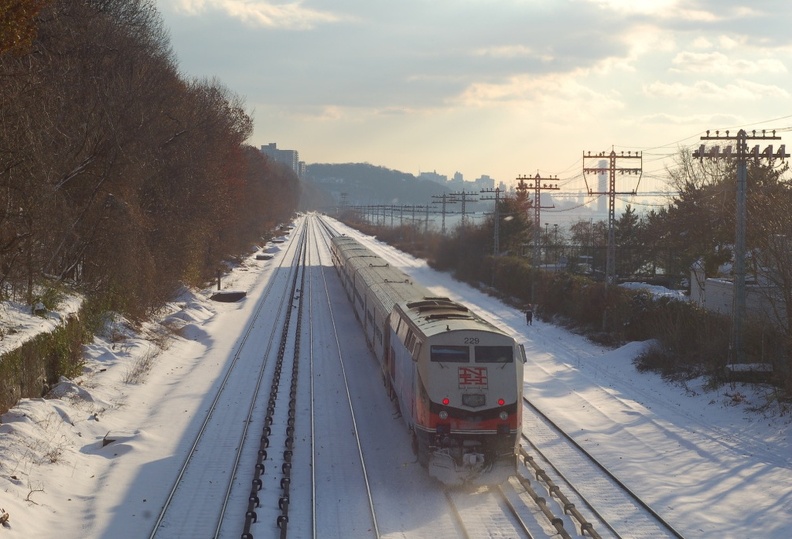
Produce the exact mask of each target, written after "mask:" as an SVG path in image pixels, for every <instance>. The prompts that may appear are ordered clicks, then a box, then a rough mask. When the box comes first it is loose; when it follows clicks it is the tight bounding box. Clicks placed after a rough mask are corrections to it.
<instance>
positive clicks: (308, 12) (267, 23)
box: [175, 0, 343, 30]
mask: <svg viewBox="0 0 792 539" xmlns="http://www.w3.org/2000/svg"><path fill="white" fill-rule="evenodd" d="M175 8H176V10H177V11H181V12H183V13H185V14H187V15H191V16H198V15H202V14H204V13H206V12H207V11H209V10H219V11H222V12H224V13H226V14H227V15H229V16H230V17H232V18H235V19H238V20H240V21H242V22H245V23H248V24H251V25H254V26H261V27H268V28H283V29H287V30H309V29H311V28H314V27H315V26H317V25H318V24H323V23H333V22H338V21H340V20H342V19H343V17H341V16H339V15H335V14H333V13H330V12H327V11H318V10H315V9H310V8H306V7H303V2H302V1H299V0H297V1H293V2H286V3H277V4H276V3H273V2H269V1H263V0H177V3H176V6H175Z"/></svg>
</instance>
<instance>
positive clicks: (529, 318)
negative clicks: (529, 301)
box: [525, 305, 533, 326]
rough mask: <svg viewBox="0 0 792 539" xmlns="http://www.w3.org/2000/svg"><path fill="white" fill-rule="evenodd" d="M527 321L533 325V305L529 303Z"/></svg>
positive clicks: (526, 311)
mask: <svg viewBox="0 0 792 539" xmlns="http://www.w3.org/2000/svg"><path fill="white" fill-rule="evenodd" d="M525 323H526V324H528V325H529V326H532V325H533V305H528V307H527V308H526V309H525Z"/></svg>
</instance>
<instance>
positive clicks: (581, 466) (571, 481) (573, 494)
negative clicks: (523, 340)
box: [520, 399, 682, 539]
mask: <svg viewBox="0 0 792 539" xmlns="http://www.w3.org/2000/svg"><path fill="white" fill-rule="evenodd" d="M524 400H525V402H524V406H523V439H524V442H526V443H527V445H528V446H529V447H530V449H527V450H526V449H525V448H523V450H522V451H521V455H520V458H521V460H522V461H523V463H524V464H525V465H526V467H527V469H528V473H529V474H530V475H533V476H534V477H535V478H536V479H537V480H541V482H542V483H543V484H544V485H545V488H546V489H547V491H548V492H549V493H550V494H551V495H552V496H553V497H554V498H555V499H556V500H557V501H559V502H560V503H561V505H562V507H564V513H565V514H570V515H572V516H573V517H574V519H575V523H576V525H577V527H578V528H579V529H580V530H581V533H585V534H586V535H588V536H590V537H616V538H628V537H629V538H634V539H641V538H646V539H650V538H651V539H657V538H665V537H668V538H677V539H682V535H681V534H680V533H679V532H678V531H676V530H675V529H674V528H673V526H672V525H671V524H670V523H668V522H667V521H665V520H664V519H663V518H662V517H661V516H660V515H659V514H658V513H656V512H655V511H654V510H653V509H652V508H651V507H650V506H649V504H647V503H646V502H645V501H643V500H642V499H641V498H639V497H638V496H637V495H636V494H634V493H633V492H632V491H631V490H630V489H629V488H628V487H627V486H626V485H625V484H624V483H622V482H621V481H620V480H619V479H618V478H616V477H615V476H614V475H613V474H612V473H610V471H608V470H607V468H605V467H604V466H603V465H602V464H600V463H599V462H597V460H596V459H594V458H593V457H592V456H591V455H590V454H588V453H587V452H586V451H585V450H584V449H583V448H582V447H581V446H580V445H578V444H577V443H576V442H575V441H574V440H573V439H572V438H571V437H570V436H568V435H567V434H566V433H565V432H564V431H563V430H561V429H560V428H559V427H558V426H557V425H555V424H554V423H553V422H552V421H551V420H550V419H549V418H548V417H547V416H545V415H544V414H543V413H542V412H541V411H539V410H538V409H537V408H536V407H535V406H533V404H531V403H530V401H529V400H528V399H524ZM564 493H566V494H564ZM583 512H586V513H588V514H589V515H590V516H589V517H586V516H584V515H583Z"/></svg>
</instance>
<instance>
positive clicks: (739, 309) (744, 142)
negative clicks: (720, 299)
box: [693, 129, 789, 363]
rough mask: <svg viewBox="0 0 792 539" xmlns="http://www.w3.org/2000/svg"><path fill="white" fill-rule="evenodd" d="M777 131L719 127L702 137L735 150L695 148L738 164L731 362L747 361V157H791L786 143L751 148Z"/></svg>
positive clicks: (697, 152)
mask: <svg viewBox="0 0 792 539" xmlns="http://www.w3.org/2000/svg"><path fill="white" fill-rule="evenodd" d="M780 139H781V137H777V136H776V134H775V131H773V132H772V134H771V135H768V134H767V133H766V132H765V131H764V130H763V131H762V132H761V134H759V135H757V134H756V131H752V132H751V135H748V133H746V132H745V130H743V129H740V130H739V131H738V132H737V135H736V136H735V135H729V132H728V131H726V132H725V135H721V133H720V131H715V135H714V136H712V135H710V132H709V131H707V134H706V135H705V136H703V137H701V140H727V141H731V140H733V141H735V142H736V146H737V147H736V151H732V146H731V145H729V146H726V147H725V148H724V149H723V152H721V151H720V146H713V147H712V148H710V149H709V150H707V149H706V147H705V146H704V144H702V145H701V146H700V147H699V149H698V150H695V151H694V152H693V157H694V158H696V159H704V158H705V157H706V158H708V159H729V160H734V161H735V162H736V165H737V208H736V211H737V215H736V218H735V221H736V229H735V239H734V302H733V307H732V309H733V313H732V343H731V351H732V358H731V359H732V360H733V361H730V362H729V363H745V362H746V358H745V346H744V345H743V320H744V319H745V228H746V222H745V221H746V206H747V204H746V199H747V188H746V185H747V177H748V166H747V164H748V159H749V158H752V159H753V160H754V161H756V162H758V161H759V160H760V159H767V160H768V161H770V162H772V161H773V160H774V159H781V160H784V159H785V158H787V157H789V154H788V153H786V148H785V145H783V144H782V145H781V146H780V147H779V148H778V152H777V153H775V154H774V153H773V146H772V144H771V145H770V146H768V147H767V148H765V149H764V151H761V152H760V151H759V146H758V145H757V146H754V147H753V150H752V151H749V150H748V141H749V140H780Z"/></svg>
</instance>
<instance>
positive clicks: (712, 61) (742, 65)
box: [672, 52, 787, 75]
mask: <svg viewBox="0 0 792 539" xmlns="http://www.w3.org/2000/svg"><path fill="white" fill-rule="evenodd" d="M672 63H673V64H674V65H675V66H676V67H674V68H672V71H674V72H678V73H717V74H721V75H750V74H755V73H774V74H778V73H786V72H787V68H786V66H785V65H784V63H783V62H782V61H780V60H776V59H774V58H760V59H758V60H744V59H740V58H731V57H729V56H727V55H725V54H723V53H721V52H681V53H679V54H677V55H676V57H674V59H673V60H672Z"/></svg>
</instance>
